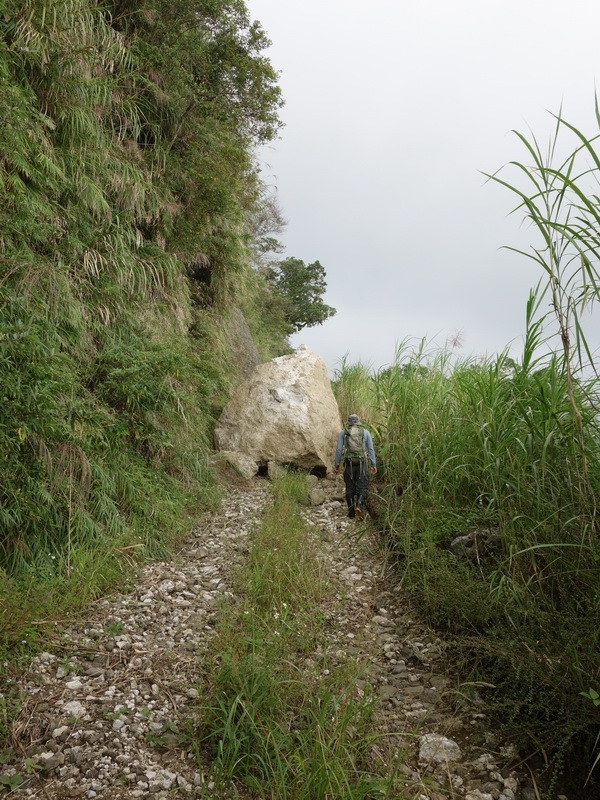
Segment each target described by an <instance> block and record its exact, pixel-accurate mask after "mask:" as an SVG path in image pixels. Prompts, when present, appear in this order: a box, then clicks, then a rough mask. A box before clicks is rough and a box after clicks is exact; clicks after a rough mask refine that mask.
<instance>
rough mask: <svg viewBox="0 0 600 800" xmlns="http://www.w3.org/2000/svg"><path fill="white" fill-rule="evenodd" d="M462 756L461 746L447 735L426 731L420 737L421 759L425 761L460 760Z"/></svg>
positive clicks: (439, 762)
mask: <svg viewBox="0 0 600 800" xmlns="http://www.w3.org/2000/svg"><path fill="white" fill-rule="evenodd" d="M460 757H461V752H460V747H459V746H458V745H457V744H456V742H455V741H453V740H452V739H448V738H447V737H446V736H440V735H439V734H437V733H426V734H425V736H421V738H420V739H419V761H421V762H423V763H437V764H442V763H445V762H447V761H458V760H459V759H460Z"/></svg>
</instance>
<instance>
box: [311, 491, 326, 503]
mask: <svg viewBox="0 0 600 800" xmlns="http://www.w3.org/2000/svg"><path fill="white" fill-rule="evenodd" d="M309 499H310V504H311V506H322V505H323V503H324V502H325V500H326V499H327V497H326V496H325V492H324V491H323V489H321V487H320V486H315V488H314V489H311V491H310V495H309Z"/></svg>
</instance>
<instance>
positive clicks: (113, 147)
mask: <svg viewBox="0 0 600 800" xmlns="http://www.w3.org/2000/svg"><path fill="white" fill-rule="evenodd" d="M0 30H1V33H2V36H1V38H0V375H1V396H2V402H1V403H0V474H1V476H2V479H1V482H0V610H2V612H3V613H2V614H1V615H0V619H2V620H3V622H2V624H1V625H0V629H1V631H2V633H3V635H4V636H6V637H8V639H10V637H11V636H12V635H14V633H15V632H16V631H17V630H18V629H19V628H20V627H22V624H23V623H25V622H26V621H27V620H28V619H30V618H31V613H32V612H31V609H32V608H35V609H36V614H38V615H42V616H43V614H44V612H45V609H47V608H48V606H51V607H52V608H53V610H54V612H56V611H57V610H60V609H62V608H68V607H69V606H71V605H73V604H79V603H81V602H82V600H85V599H86V597H89V596H93V595H94V594H96V593H97V592H98V591H100V590H101V589H102V587H103V586H104V585H105V584H106V583H107V582H112V581H114V580H115V578H116V577H118V575H119V574H121V572H126V570H125V569H124V567H125V566H126V565H127V564H128V563H129V562H130V561H131V559H132V558H135V557H136V555H137V554H142V553H148V552H157V551H159V550H160V548H162V547H163V546H164V544H165V536H166V531H169V532H170V534H169V535H171V533H172V532H176V531H177V529H178V526H180V525H181V521H182V520H183V519H184V512H185V510H186V508H198V506H199V505H201V504H206V503H210V502H212V500H214V497H215V488H214V487H213V486H212V483H211V477H210V471H209V469H208V466H207V452H208V449H209V442H210V436H211V429H212V425H213V421H214V417H215V415H216V414H217V413H218V412H219V410H220V408H221V407H222V405H223V403H224V402H225V400H226V398H227V394H228V391H229V388H230V386H231V385H232V383H233V382H235V381H236V380H237V378H238V376H239V373H238V370H239V367H238V365H240V364H241V365H244V364H245V365H246V366H247V365H248V362H249V361H250V363H251V362H252V359H256V358H257V357H259V358H260V357H262V358H268V357H271V356H273V355H277V354H279V353H281V352H284V351H286V349H287V342H286V335H287V333H288V332H289V328H288V326H287V323H286V322H285V320H284V316H283V311H282V307H281V301H278V300H277V298H276V297H275V296H274V295H273V294H272V293H271V292H270V291H269V289H268V287H267V286H266V284H265V283H264V279H263V278H261V277H260V275H259V274H258V273H257V272H256V271H255V270H253V269H252V268H251V264H250V255H249V254H250V253H251V248H252V244H253V237H254V233H253V220H254V219H255V218H256V215H257V213H258V211H257V210H258V208H259V207H260V204H261V203H262V202H263V199H264V191H265V190H264V187H263V186H262V184H261V180H260V175H259V173H258V171H257V168H256V167H255V164H254V162H253V158H252V152H253V148H254V147H255V146H256V144H258V143H261V142H265V141H268V140H269V139H272V138H273V137H274V136H276V134H277V131H278V128H279V121H278V116H277V113H278V108H279V106H280V105H281V97H280V91H279V88H278V86H277V81H276V74H275V72H274V70H273V68H272V67H271V65H270V63H269V61H268V60H267V59H266V58H265V57H264V55H263V54H262V52H263V50H264V48H265V46H266V44H267V43H268V42H267V40H266V38H265V35H264V33H263V32H262V30H261V28H260V25H258V24H256V23H252V22H251V21H250V20H249V18H248V15H247V11H246V8H245V5H244V3H243V2H242V1H241V0H194V2H190V0H169V2H166V0H151V2H144V3H141V2H137V0H131V1H130V2H119V0H116V1H115V2H100V3H92V2H89V0H25V1H24V2H23V1H22V0H6V2H4V3H3V4H2V9H1V10H0ZM267 319H268V324H267ZM244 342H246V344H244ZM257 354H258V355H257ZM17 610H18V611H17Z"/></svg>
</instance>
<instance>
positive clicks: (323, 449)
mask: <svg viewBox="0 0 600 800" xmlns="http://www.w3.org/2000/svg"><path fill="white" fill-rule="evenodd" d="M341 427H342V423H341V420H340V412H339V410H338V406H337V403H336V400H335V397H334V396H333V392H332V390H331V382H330V380H329V376H328V375H327V368H326V367H325V364H324V362H323V360H322V359H321V358H320V357H319V356H318V355H316V354H315V353H313V352H312V351H311V350H309V349H308V348H307V347H306V346H305V345H301V346H300V347H299V348H298V350H296V351H295V352H294V353H292V354H291V355H288V356H280V357H279V358H274V359H273V360H272V361H269V362H267V363H266V364H260V365H259V366H258V367H256V369H255V370H254V372H253V373H252V375H251V376H250V378H248V379H247V380H246V381H244V382H243V383H242V384H240V386H238V388H237V389H236V391H235V393H234V395H233V397H232V398H231V400H230V401H229V403H228V404H227V406H226V407H225V409H224V411H223V413H222V415H221V419H220V420H219V422H218V424H217V427H216V430H215V444H216V446H217V449H219V450H232V451H235V452H239V453H244V454H245V455H247V456H249V457H250V458H252V459H253V460H254V461H256V462H258V463H259V464H266V463H268V462H269V461H275V462H277V463H279V464H293V465H296V466H298V467H303V468H305V469H315V468H320V469H323V470H327V469H330V468H331V466H332V463H333V455H334V451H335V444H336V439H337V435H338V433H339V431H340V430H341Z"/></svg>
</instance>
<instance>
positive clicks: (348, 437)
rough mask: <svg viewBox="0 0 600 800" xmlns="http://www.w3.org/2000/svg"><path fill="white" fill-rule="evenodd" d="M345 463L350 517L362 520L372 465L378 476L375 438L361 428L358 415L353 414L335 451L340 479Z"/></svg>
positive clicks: (339, 438)
mask: <svg viewBox="0 0 600 800" xmlns="http://www.w3.org/2000/svg"><path fill="white" fill-rule="evenodd" d="M342 459H344V483H345V484H346V502H347V503H348V516H349V517H359V519H362V516H363V514H364V502H365V500H366V498H367V491H368V489H369V465H370V471H371V472H372V473H373V475H374V474H375V473H376V472H377V461H376V459H375V449H374V447H373V439H372V438H371V434H370V433H369V431H368V430H367V429H366V428H364V427H363V426H362V425H361V424H360V418H359V417H358V415H357V414H350V416H349V417H348V422H347V423H346V425H345V426H344V430H342V431H340V435H339V436H338V440H337V447H336V450H335V472H336V475H337V474H338V472H339V471H340V462H341V460H342Z"/></svg>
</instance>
